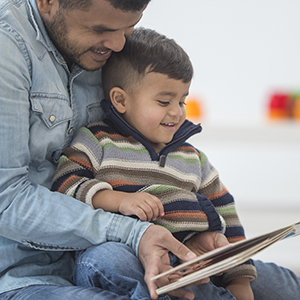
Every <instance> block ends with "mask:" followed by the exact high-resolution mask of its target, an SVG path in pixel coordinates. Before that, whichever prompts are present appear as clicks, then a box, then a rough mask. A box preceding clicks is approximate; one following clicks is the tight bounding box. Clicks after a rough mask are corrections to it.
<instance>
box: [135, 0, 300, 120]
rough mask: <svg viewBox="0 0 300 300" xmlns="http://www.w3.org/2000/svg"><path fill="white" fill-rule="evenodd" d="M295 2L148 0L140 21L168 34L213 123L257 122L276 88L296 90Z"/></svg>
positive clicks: (298, 30) (299, 27)
mask: <svg viewBox="0 0 300 300" xmlns="http://www.w3.org/2000/svg"><path fill="white" fill-rule="evenodd" d="M299 11H300V1H298V0H284V1H283V0H251V1H250V0H247V1H246V0H226V1H224V0H186V1H181V0H152V1H151V2H150V4H149V7H148V8H147V10H146V11H145V13H144V17H143V19H142V20H141V22H140V25H141V26H144V27H150V28H153V29H156V30H157V31H159V32H161V33H164V34H166V35H167V36H168V37H172V38H174V39H175V40H176V41H177V42H178V43H179V44H180V45H181V46H182V47H183V48H184V49H185V50H186V51H187V53H188V54H189V55H190V58H191V60H192V62H193V64H194V67H195V77H194V81H193V84H192V88H191V92H192V93H195V94H197V95H199V97H201V98H202V100H203V101H204V105H205V107H204V108H205V111H206V114H205V117H206V118H205V120H206V121H212V122H213V123H216V122H219V123H224V122H225V123H236V122H243V123H246V122H248V123H252V122H254V123H260V122H263V121H264V119H265V103H266V101H267V98H268V95H269V93H270V92H272V91H274V89H277V88H284V89H291V90H294V89H300V81H299V79H300V76H299V71H298V69H299V66H300V42H299V35H300V18H299Z"/></svg>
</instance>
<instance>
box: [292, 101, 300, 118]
mask: <svg viewBox="0 0 300 300" xmlns="http://www.w3.org/2000/svg"><path fill="white" fill-rule="evenodd" d="M292 113H293V118H294V119H295V120H297V121H300V97H298V98H296V99H295V100H294V104H293V112H292Z"/></svg>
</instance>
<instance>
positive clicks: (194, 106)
mask: <svg viewBox="0 0 300 300" xmlns="http://www.w3.org/2000/svg"><path fill="white" fill-rule="evenodd" d="M185 102H186V106H185V110H186V118H187V119H188V120H190V121H192V122H199V121H200V119H201V118H202V116H203V109H202V105H201V101H200V100H199V99H197V98H196V97H188V98H187V99H186V101H185Z"/></svg>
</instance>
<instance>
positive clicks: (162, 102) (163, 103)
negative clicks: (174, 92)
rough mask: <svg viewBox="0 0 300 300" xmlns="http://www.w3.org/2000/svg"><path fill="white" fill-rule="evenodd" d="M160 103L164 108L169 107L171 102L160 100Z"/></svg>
mask: <svg viewBox="0 0 300 300" xmlns="http://www.w3.org/2000/svg"><path fill="white" fill-rule="evenodd" d="M158 103H159V104H160V105H162V106H167V105H169V104H170V102H169V101H162V100H158Z"/></svg>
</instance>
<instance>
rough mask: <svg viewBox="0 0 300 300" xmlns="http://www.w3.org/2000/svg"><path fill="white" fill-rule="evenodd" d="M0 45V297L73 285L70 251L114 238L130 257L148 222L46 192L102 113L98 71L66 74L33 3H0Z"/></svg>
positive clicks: (3, 0) (16, 0) (21, 0)
mask: <svg viewBox="0 0 300 300" xmlns="http://www.w3.org/2000/svg"><path fill="white" fill-rule="evenodd" d="M0 45H1V47H0V62H1V80H0V91H1V93H0V141H1V142H0V153H1V155H0V293H3V292H5V291H9V290H13V289H18V288H21V287H26V286H30V285H41V284H47V285H69V286H71V285H72V283H71V274H72V268H73V264H74V260H73V255H72V252H71V251H74V250H79V249H85V248H87V247H89V246H92V245H96V244H100V243H103V242H105V241H107V240H112V241H118V242H123V243H126V244H128V245H129V246H130V247H132V248H133V249H134V251H135V253H136V252H137V248H138V243H139V239H140V237H141V235H142V234H143V232H144V230H145V229H146V228H147V227H148V226H149V224H148V223H142V222H140V221H137V220H135V219H132V218H126V217H122V216H119V215H114V214H109V213H105V212H103V211H102V210H97V211H96V210H93V209H92V208H91V207H89V206H88V205H85V204H83V203H81V202H79V201H77V200H75V199H73V198H70V197H67V196H65V195H62V194H59V193H52V192H50V191H49V188H50V186H51V180H52V177H53V174H54V171H55V169H56V165H57V161H58V158H59V155H60V153H61V150H62V149H63V148H64V147H66V146H68V145H69V143H70V141H71V139H72V136H73V134H74V132H75V131H76V130H77V129H78V128H79V127H82V126H85V125H87V123H89V122H94V121H98V120H100V119H101V117H102V115H103V112H102V110H101V108H100V100H101V99H102V98H103V91H102V87H101V70H98V71H94V72H86V71H83V70H81V69H79V68H78V67H74V68H73V69H72V71H71V72H69V70H68V68H67V65H66V63H65V62H64V60H63V58H62V57H61V55H60V54H59V53H58V52H57V50H56V49H55V47H54V46H53V44H52V43H51V41H50V40H49V38H48V37H47V33H46V31H45V28H44V27H43V23H42V20H41V18H40V16H39V13H38V9H37V7H36V3H35V0H28V1H26V0H13V1H12V0H0ZM65 251H68V252H65Z"/></svg>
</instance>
